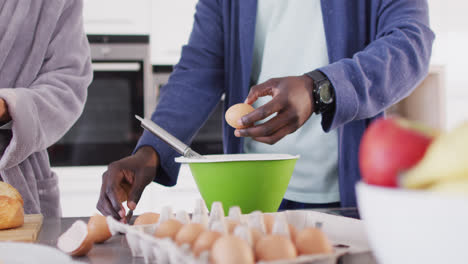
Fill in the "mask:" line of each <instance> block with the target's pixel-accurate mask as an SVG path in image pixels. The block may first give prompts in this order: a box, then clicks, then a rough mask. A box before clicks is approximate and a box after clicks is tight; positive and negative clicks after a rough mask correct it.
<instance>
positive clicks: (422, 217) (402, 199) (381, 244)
mask: <svg viewBox="0 0 468 264" xmlns="http://www.w3.org/2000/svg"><path fill="white" fill-rule="evenodd" d="M356 192H357V199H358V207H359V212H360V214H361V218H362V219H363V220H364V224H365V229H366V233H367V236H368V239H369V243H370V245H371V248H372V250H373V251H374V254H375V256H376V258H377V260H378V262H379V264H405V263H408V264H409V263H411V264H414V263H424V264H441V263H468V250H467V246H468V197H467V196H450V195H445V194H437V193H431V192H427V191H414V190H405V189H392V188H384V187H378V186H372V185H368V184H365V183H363V182H360V183H358V184H357V185H356Z"/></svg>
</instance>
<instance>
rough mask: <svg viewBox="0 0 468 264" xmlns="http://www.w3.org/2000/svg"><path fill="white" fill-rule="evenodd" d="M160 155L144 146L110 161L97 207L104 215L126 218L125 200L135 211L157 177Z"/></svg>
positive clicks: (119, 218)
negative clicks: (129, 154)
mask: <svg viewBox="0 0 468 264" xmlns="http://www.w3.org/2000/svg"><path fill="white" fill-rule="evenodd" d="M158 165H159V157H158V155H157V153H156V151H155V150H154V149H153V148H151V147H142V148H140V149H139V150H138V151H137V152H136V153H135V154H134V155H132V156H128V157H125V158H123V159H121V160H118V161H115V162H113V163H111V164H109V166H108V168H107V171H106V172H104V174H103V175H102V185H101V193H100V196H99V201H98V203H97V206H96V207H97V209H98V210H99V211H100V212H101V213H102V214H104V215H111V216H113V217H114V218H115V219H118V220H121V219H122V221H125V220H124V219H125V209H124V207H123V206H122V202H123V201H125V200H126V201H127V207H128V208H130V209H131V210H135V208H136V205H137V203H138V201H139V200H140V197H141V194H142V193H143V190H144V189H145V187H146V185H148V184H150V183H151V181H152V180H153V179H154V177H155V176H156V170H157V167H158Z"/></svg>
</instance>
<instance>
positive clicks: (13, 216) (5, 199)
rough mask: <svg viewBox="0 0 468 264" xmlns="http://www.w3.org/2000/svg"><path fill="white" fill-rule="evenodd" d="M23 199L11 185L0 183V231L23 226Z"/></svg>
mask: <svg viewBox="0 0 468 264" xmlns="http://www.w3.org/2000/svg"><path fill="white" fill-rule="evenodd" d="M23 223H24V209H23V198H22V197H21V195H20V193H19V192H18V191H17V190H16V189H15V188H14V187H13V186H11V185H10V184H8V183H5V182H2V181H0V230H1V229H7V228H14V227H19V226H22V225H23Z"/></svg>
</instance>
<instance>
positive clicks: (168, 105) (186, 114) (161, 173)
mask: <svg viewBox="0 0 468 264" xmlns="http://www.w3.org/2000/svg"><path fill="white" fill-rule="evenodd" d="M222 25H223V23H222V15H221V7H220V4H219V3H218V1H215V0H200V1H199V2H198V3H197V6H196V13H195V19H194V24H193V28H192V33H191V35H190V38H189V41H188V44H187V45H185V46H184V47H183V48H182V54H181V58H180V61H179V63H178V64H177V65H176V66H175V68H174V72H173V73H172V74H171V77H170V78H169V81H168V83H167V84H166V85H165V86H164V87H162V88H161V91H160V97H159V101H158V105H157V107H156V110H155V111H154V112H153V114H152V116H151V119H152V120H153V121H154V122H155V123H156V124H158V125H159V126H160V127H162V128H163V129H165V130H167V131H168V132H169V133H171V134H172V135H174V136H175V137H177V138H178V139H180V140H181V141H183V142H185V143H186V144H190V142H191V141H192V139H193V137H194V135H195V134H196V132H197V131H198V129H200V127H201V126H202V125H203V123H204V122H205V121H206V120H207V118H208V117H209V115H210V114H211V112H212V111H213V110H214V108H215V106H216V105H217V104H218V102H219V100H220V98H221V95H222V93H223V91H224V88H223V87H224V57H223V56H224V47H223V43H224V41H223V36H224V35H223V28H222ZM143 146H151V147H152V148H153V149H154V150H155V151H156V152H157V153H158V155H159V159H160V166H159V170H158V172H157V175H156V177H155V178H154V181H156V182H158V183H160V184H163V185H166V186H172V185H175V184H176V182H177V175H178V172H179V168H180V165H179V164H177V163H175V161H174V158H175V157H177V156H179V154H178V153H177V152H175V151H174V150H172V149H171V148H170V147H169V146H168V145H167V144H166V143H164V142H163V141H161V140H160V139H159V138H157V137H155V136H153V135H152V134H151V133H148V132H147V131H145V132H143V135H142V137H141V138H140V140H139V142H138V144H137V146H136V148H135V151H137V150H138V149H139V148H141V147H143Z"/></svg>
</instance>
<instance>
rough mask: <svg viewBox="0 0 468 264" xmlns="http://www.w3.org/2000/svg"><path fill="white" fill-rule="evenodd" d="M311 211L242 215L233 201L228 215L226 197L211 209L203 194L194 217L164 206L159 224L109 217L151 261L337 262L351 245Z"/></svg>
mask: <svg viewBox="0 0 468 264" xmlns="http://www.w3.org/2000/svg"><path fill="white" fill-rule="evenodd" d="M310 213H311V212H307V211H288V212H281V213H266V214H263V213H261V212H259V211H256V212H253V213H250V214H247V215H242V214H241V210H240V208H239V207H232V208H230V210H229V214H228V217H225V216H224V210H223V207H222V205H221V203H219V202H215V203H213V204H212V208H211V213H210V214H209V215H208V212H207V209H206V207H205V205H204V202H203V201H202V200H199V201H197V203H196V206H195V210H194V213H193V214H192V218H191V219H190V217H189V216H188V214H187V213H186V212H184V211H179V212H177V213H176V214H175V215H174V214H173V213H172V209H171V208H170V207H165V208H164V209H163V210H162V212H161V215H160V217H159V219H158V221H157V222H156V223H154V224H150V225H142V226H129V225H126V224H122V223H119V222H117V221H115V220H114V219H112V218H108V223H109V228H110V229H111V232H112V233H113V234H115V233H117V232H122V233H125V234H126V237H127V241H128V244H129V247H130V249H131V251H132V255H133V256H140V257H143V258H145V261H146V263H155V262H157V263H190V264H192V263H193V264H205V263H206V264H209V263H278V264H283V263H284V264H285V263H291V264H292V263H315V262H316V261H323V260H329V261H330V262H329V263H336V261H337V259H338V257H340V256H341V255H343V254H345V253H347V252H348V249H347V247H341V246H339V247H336V248H334V247H333V246H332V243H331V242H330V241H329V239H328V237H327V236H326V235H325V233H324V232H322V231H321V228H320V225H321V224H320V223H317V222H316V221H315V220H314V219H313V217H310V216H311V214H310ZM140 217H141V216H140ZM334 217H336V216H334ZM356 221H357V220H356ZM229 257H232V259H230V258H229ZM317 263H318V262H317ZM321 263H322V262H321Z"/></svg>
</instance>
